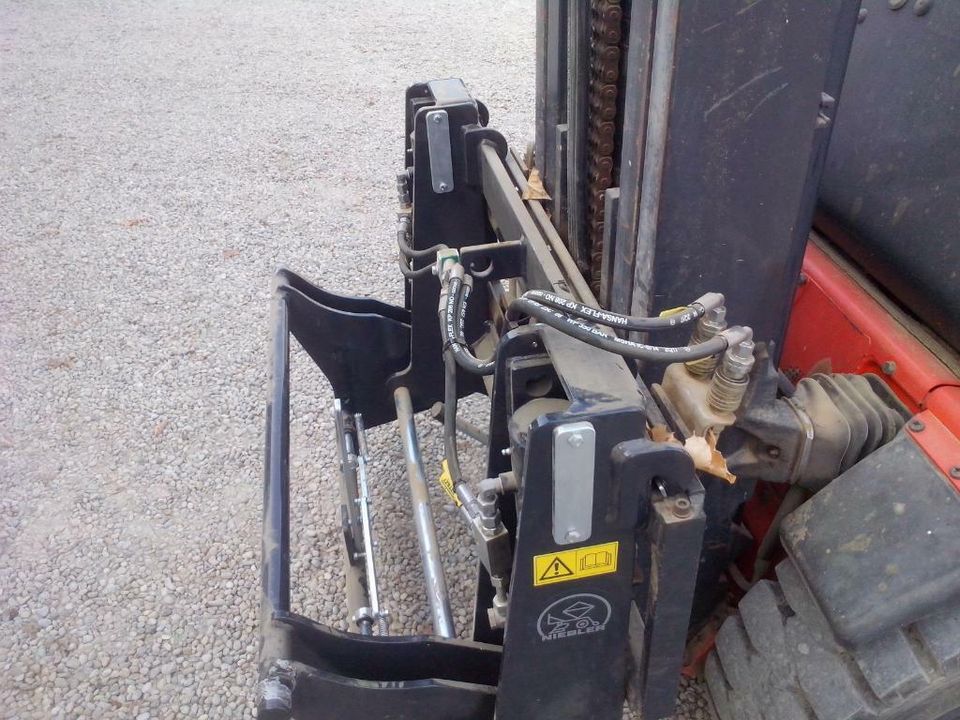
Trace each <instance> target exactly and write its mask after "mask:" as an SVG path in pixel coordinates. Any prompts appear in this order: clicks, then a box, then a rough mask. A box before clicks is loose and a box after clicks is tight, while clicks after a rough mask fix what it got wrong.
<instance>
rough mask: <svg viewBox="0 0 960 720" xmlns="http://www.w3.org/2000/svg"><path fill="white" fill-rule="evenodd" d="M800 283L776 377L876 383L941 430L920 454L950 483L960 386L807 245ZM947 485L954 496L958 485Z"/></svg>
mask: <svg viewBox="0 0 960 720" xmlns="http://www.w3.org/2000/svg"><path fill="white" fill-rule="evenodd" d="M803 277H804V278H805V282H803V283H802V284H801V285H800V286H799V287H798V288H797V294H796V297H795V299H794V305H793V314H792V315H791V317H790V326H789V328H788V330H787V338H786V342H785V343H784V346H783V356H782V358H781V361H780V367H781V369H783V370H784V371H787V372H788V373H790V374H796V375H797V376H799V377H803V376H804V375H809V374H810V373H813V372H847V373H876V374H878V375H880V376H881V377H883V378H884V380H886V382H887V384H888V385H889V386H890V387H891V389H893V391H894V392H895V393H896V394H897V395H898V396H899V398H900V399H901V400H902V401H903V402H904V403H905V404H906V405H907V407H908V408H910V409H911V410H912V411H913V412H916V413H923V414H924V415H927V414H928V413H929V415H930V416H935V417H936V419H937V421H938V423H937V424H938V426H942V427H943V428H944V432H943V433H941V434H940V435H939V436H938V441H937V442H936V443H926V445H924V444H923V443H921V446H922V447H924V450H925V452H927V454H928V455H930V457H931V459H933V461H934V463H935V464H936V465H937V466H938V467H939V468H940V469H941V470H942V471H943V472H944V474H946V475H947V476H948V477H950V470H951V469H952V468H954V467H960V440H958V438H960V379H958V378H957V376H956V375H955V374H954V373H953V372H951V371H950V369H949V368H948V367H947V366H946V365H944V364H943V363H942V362H941V361H940V360H939V359H938V358H937V357H936V356H935V355H934V354H933V353H932V352H931V351H930V350H928V349H927V348H926V347H925V346H924V345H923V344H922V343H921V342H920V341H919V340H917V338H916V337H914V336H913V335H912V334H911V333H910V331H909V330H908V329H907V328H906V327H904V325H903V324H901V323H900V322H899V321H898V320H897V318H896V317H895V316H894V315H892V314H891V313H890V312H889V311H888V310H887V309H886V308H885V307H884V306H883V305H882V304H881V303H880V302H879V301H877V300H876V299H875V298H874V296H872V295H871V294H870V293H868V292H867V291H866V290H864V288H863V287H862V286H861V285H859V284H858V283H857V282H856V281H855V280H854V279H853V277H851V275H850V274H848V273H847V272H846V271H845V270H844V269H843V268H842V267H840V266H839V265H838V264H837V263H835V262H834V261H833V260H832V259H831V258H830V257H829V256H828V255H827V254H826V253H825V252H824V251H823V250H821V249H820V248H819V247H817V246H816V245H815V244H813V243H811V244H810V245H809V246H808V247H807V253H806V256H805V257H804V261H803ZM918 435H920V434H919V433H918ZM951 439H952V442H951ZM955 474H957V473H955ZM950 479H951V480H952V481H953V482H954V484H955V485H956V487H957V489H958V490H960V478H955V477H950ZM754 537H756V536H754Z"/></svg>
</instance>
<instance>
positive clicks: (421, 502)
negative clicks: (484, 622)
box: [393, 387, 456, 638]
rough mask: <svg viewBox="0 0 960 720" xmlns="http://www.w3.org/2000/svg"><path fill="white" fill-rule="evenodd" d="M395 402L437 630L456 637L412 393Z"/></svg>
mask: <svg viewBox="0 0 960 720" xmlns="http://www.w3.org/2000/svg"><path fill="white" fill-rule="evenodd" d="M393 401H394V404H395V405H396V408H397V424H398V425H399V426H400V438H401V440H402V442H403V455H404V458H405V459H406V461H407V481H408V482H409V483H410V498H411V500H412V501H413V520H414V523H415V524H416V528H417V540H418V542H419V544H420V559H421V561H422V562H423V575H424V581H425V582H426V585H427V600H428V602H429V603H430V612H431V614H432V615H433V631H434V633H436V634H437V635H439V636H440V637H445V638H452V637H454V636H455V634H456V633H455V631H454V628H453V613H451V612H450V596H449V594H448V593H447V581H446V579H445V578H444V575H443V565H442V564H441V562H440V546H439V545H438V544H437V531H436V527H435V526H434V523H433V513H432V512H431V510H430V494H429V491H428V489H427V481H426V477H425V476H424V472H423V462H422V460H421V457H420V443H419V442H418V441H417V426H416V424H415V422H414V419H413V404H412V403H411V401H410V392H409V391H408V390H407V389H406V388H405V387H399V388H397V389H396V390H395V391H394V393H393Z"/></svg>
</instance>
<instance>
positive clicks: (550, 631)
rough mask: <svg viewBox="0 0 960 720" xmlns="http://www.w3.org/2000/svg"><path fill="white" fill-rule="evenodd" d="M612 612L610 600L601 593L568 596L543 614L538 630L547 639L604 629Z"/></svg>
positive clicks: (543, 638) (548, 607) (591, 632)
mask: <svg viewBox="0 0 960 720" xmlns="http://www.w3.org/2000/svg"><path fill="white" fill-rule="evenodd" d="M610 614H611V611H610V603H608V602H607V601H606V600H605V599H604V598H602V597H600V596H599V595H594V594H592V593H577V594H576V595H567V596H566V597H564V598H560V599H559V600H556V601H555V602H553V603H551V604H550V605H548V606H547V607H546V609H545V610H544V611H543V612H542V613H540V618H539V619H538V620H537V632H539V633H540V639H541V640H543V641H544V642H546V641H547V640H560V639H562V638H568V637H575V636H577V635H590V634H593V633H598V632H603V630H604V628H606V627H607V623H608V622H610Z"/></svg>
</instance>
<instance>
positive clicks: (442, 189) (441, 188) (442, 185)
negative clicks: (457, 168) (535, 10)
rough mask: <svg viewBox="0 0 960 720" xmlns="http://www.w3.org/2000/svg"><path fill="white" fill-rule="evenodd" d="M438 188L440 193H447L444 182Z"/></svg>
mask: <svg viewBox="0 0 960 720" xmlns="http://www.w3.org/2000/svg"><path fill="white" fill-rule="evenodd" d="M438 187H439V188H440V192H446V191H447V184H446V183H445V182H442V183H440V185H438Z"/></svg>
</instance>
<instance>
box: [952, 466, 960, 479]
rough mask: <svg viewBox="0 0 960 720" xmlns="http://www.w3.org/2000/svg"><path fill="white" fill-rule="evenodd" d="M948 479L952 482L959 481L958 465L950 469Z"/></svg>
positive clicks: (959, 467)
mask: <svg viewBox="0 0 960 720" xmlns="http://www.w3.org/2000/svg"><path fill="white" fill-rule="evenodd" d="M950 477H952V478H953V479H954V480H960V465H954V466H953V467H952V468H950Z"/></svg>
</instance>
